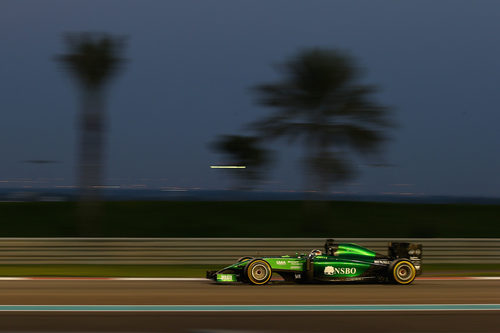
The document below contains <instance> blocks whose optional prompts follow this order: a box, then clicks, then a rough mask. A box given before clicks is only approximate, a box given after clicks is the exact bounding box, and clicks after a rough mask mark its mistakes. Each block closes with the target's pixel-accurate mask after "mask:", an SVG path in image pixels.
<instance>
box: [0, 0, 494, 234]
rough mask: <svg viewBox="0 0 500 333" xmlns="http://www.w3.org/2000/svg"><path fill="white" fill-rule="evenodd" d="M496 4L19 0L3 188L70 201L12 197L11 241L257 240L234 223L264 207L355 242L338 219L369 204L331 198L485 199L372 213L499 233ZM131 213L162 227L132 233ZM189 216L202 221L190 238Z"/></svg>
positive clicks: (14, 13)
mask: <svg viewBox="0 0 500 333" xmlns="http://www.w3.org/2000/svg"><path fill="white" fill-rule="evenodd" d="M497 7H498V4H496V3H495V2H492V1H484V2H482V3H481V5H475V4H472V3H470V2H467V1H455V2H453V6H452V8H450V5H449V3H448V2H441V3H435V2H432V1H428V2H425V1H424V2H423V3H422V2H421V3H419V4H411V3H394V2H391V1H378V2H377V3H373V2H371V1H357V2H356V3H343V2H328V1H318V2H315V3H311V4H307V5H306V4H303V3H302V2H300V1H272V2H268V3H266V4H265V5H264V4H262V5H261V6H255V5H254V4H245V3H235V2H233V1H218V2H217V3H207V2H198V1H169V2H165V1H148V2H145V3H138V2H137V1H122V0H121V1H113V0H110V1H106V2H98V1H71V2H67V1H57V0H54V1H52V0H49V1H43V2H40V1H30V0H23V1H4V2H3V3H2V11H1V14H0V18H1V20H0V25H1V26H0V28H1V29H0V34H1V41H2V43H3V47H2V52H1V54H0V59H1V64H2V65H1V67H0V71H1V72H0V78H1V79H0V90H1V92H2V93H1V99H0V107H1V110H2V112H1V119H0V151H1V156H2V159H1V163H0V200H2V201H5V202H12V201H23V202H27V201H29V202H46V201H51V202H61V201H63V202H68V203H60V204H56V203H53V204H52V205H43V206H38V205H36V204H34V203H32V204H31V206H29V205H28V206H29V207H32V208H30V210H27V209H25V208H24V206H23V208H21V206H19V205H18V206H15V205H14V206H12V205H8V204H2V205H1V209H2V211H3V214H4V216H6V217H7V216H9V219H10V220H11V221H16V223H12V224H9V225H7V226H4V229H3V231H2V232H1V233H0V235H3V236H23V235H26V236H35V235H37V236H51V235H54V236H60V235H66V236H86V235H87V236H88V235H96V236H121V235H123V234H127V235H129V236H130V235H134V234H137V235H143V236H148V235H151V234H155V235H156V234H157V232H159V231H158V230H162V231H161V232H160V234H161V235H162V236H179V235H182V236H190V233H191V232H192V233H193V236H194V235H195V234H196V236H200V235H201V236H203V235H205V234H204V232H205V231H206V232H207V234H206V235H207V236H228V235H241V236H243V235H244V233H243V232H240V231H238V230H236V229H238V228H239V227H238V226H235V225H236V223H235V220H238V219H240V218H241V217H242V216H244V215H246V214H242V213H241V212H244V211H249V210H252V208H248V205H250V207H253V206H254V204H251V203H249V201H259V202H260V201H266V203H262V205H263V206H262V209H261V210H257V211H255V210H253V212H254V214H258V213H259V212H262V216H255V217H254V218H255V219H253V222H248V223H256V222H255V221H262V223H266V221H271V220H272V221H273V223H275V224H280V223H281V225H287V224H293V223H294V222H293V220H296V223H297V225H299V226H300V225H304V224H307V223H308V222H307V221H309V220H310V219H314V220H315V221H317V223H318V224H320V225H322V227H320V228H318V229H317V230H316V231H311V230H302V229H307V228H302V229H301V228H300V227H299V226H298V227H297V230H296V231H295V233H296V235H300V234H301V233H303V232H305V233H306V235H314V236H323V235H324V234H328V235H329V234H330V233H335V232H338V233H339V235H340V236H350V235H351V234H350V233H349V232H348V231H347V230H345V231H342V230H341V229H342V228H340V229H339V228H338V225H339V224H340V223H337V224H336V226H335V227H333V225H334V224H335V221H336V219H338V220H339V221H340V222H342V224H344V225H349V224H348V223H360V222H359V221H358V220H359V219H363V217H360V218H359V219H356V218H354V216H355V215H356V214H359V211H360V210H359V209H358V207H357V206H356V207H354V206H352V205H351V206H349V207H351V208H346V207H345V205H344V206H342V207H343V208H338V207H336V206H335V205H339V204H336V203H333V202H330V203H328V204H326V203H323V204H319V205H316V204H311V201H318V200H320V201H325V200H326V201H332V200H333V201H335V202H345V201H349V202H353V201H354V202H356V201H365V202H366V201H368V202H391V203H395V202H398V203H411V204H414V203H419V204H421V203H425V204H458V205H461V204H464V203H465V204H479V205H480V206H470V205H469V206H467V207H466V208H463V207H458V208H456V209H455V208H449V206H444V208H443V209H441V210H439V213H438V214H437V215H436V214H435V212H434V211H431V210H429V209H428V208H425V207H427V206H419V207H421V209H419V208H415V206H404V205H397V206H396V209H397V211H398V213H397V214H392V215H391V216H390V217H387V216H386V215H387V214H385V215H384V207H387V206H381V205H374V206H370V207H372V208H370V209H369V210H370V212H369V216H370V219H374V222H375V223H369V225H368V224H367V228H368V229H373V231H367V232H365V233H366V235H363V236H370V234H371V233H373V235H375V234H376V233H377V232H376V231H375V230H379V228H378V227H377V225H380V223H388V222H387V220H388V219H391V218H392V219H393V220H394V221H392V222H390V224H391V223H392V224H391V225H395V224H398V223H401V222H400V221H401V220H407V219H408V218H414V217H415V213H414V211H415V210H418V212H419V224H420V226H418V227H413V226H412V227H411V228H409V230H408V231H406V232H403V231H401V232H400V236H406V237H412V236H416V237H422V236H423V237H430V236H464V237H466V236H469V235H468V234H467V233H466V232H465V231H459V230H458V229H452V228H450V227H449V224H455V225H457V224H462V223H467V221H468V220H470V219H473V218H474V216H477V215H478V214H482V216H484V217H485V218H484V219H482V220H481V221H480V222H478V223H486V224H487V225H488V226H493V229H492V230H491V233H488V234H483V233H479V234H478V232H475V231H471V234H470V236H473V235H475V236H495V235H497V236H498V234H499V231H498V226H497V224H498V223H496V222H498V219H497V213H498V210H497V207H498V206H497V205H498V203H499V202H500V199H499V197H500V192H499V188H500V186H499V185H500V177H498V174H497V170H498V168H499V166H500V158H499V155H498V154H497V150H498V149H497V147H498V146H499V144H500V135H499V132H498V130H497V124H498V121H499V120H500V119H499V118H500V115H499V113H498V112H497V110H496V109H497V107H496V106H497V104H498V102H499V101H498V94H496V93H495V91H496V90H497V88H498V87H497V86H498V69H499V68H498V60H497V59H498V58H499V53H500V46H499V44H498V43H497V40H496V36H495V34H494V33H493V32H494V31H497V30H498V28H499V27H498V25H499V24H500V23H499V22H500V21H499V20H498V19H497V15H496V12H497V10H498V8H497ZM137 200H140V201H147V202H149V203H148V204H146V203H145V202H143V203H142V204H140V203H132V201H137ZM234 200H236V201H239V202H240V205H241V207H239V208H237V209H235V210H234V213H230V212H231V211H232V208H230V207H229V206H227V207H226V206H223V208H220V209H217V210H214V212H213V213H210V214H208V215H207V214H205V213H204V214H203V215H198V214H197V213H196V212H200V211H201V210H194V211H193V210H192V209H185V208H183V206H182V205H179V204H174V203H168V204H167V203H160V202H163V201H175V202H179V201H181V202H186V201H188V202H191V203H190V205H195V204H194V203H193V202H206V201H234ZM270 200H272V201H290V202H288V203H272V204H270V203H268V201H270ZM304 200H305V201H306V203H304V202H303V201H304ZM76 201H78V202H80V203H79V204H76V203H75V202H76ZM110 201H119V202H115V203H112V204H111V203H110ZM120 202H121V203H120ZM153 202H154V203H153ZM307 202H309V203H307ZM488 204H489V205H493V206H489V207H488V209H485V207H483V206H482V205H488ZM145 205H146V206H147V207H146V206H145ZM148 205H153V206H154V208H151V207H150V206H148ZM219 205H221V204H220V203H219ZM232 205H235V204H234V203H233V204H232ZM290 205H291V206H292V208H289V207H290ZM332 205H333V206H332ZM341 205H342V204H341ZM28 206H26V207H28ZM231 207H232V206H231ZM332 207H335V208H332ZM352 207H353V208H352ZM359 207H364V206H359ZM432 207H434V208H436V207H440V206H432ZM447 207H448V208H447ZM39 209H45V210H44V211H43V213H40V211H38V210H39ZM460 210H463V211H466V212H465V213H464V212H463V211H460ZM361 211H362V212H364V214H368V213H367V212H368V208H367V209H362V210H361ZM222 212H224V213H222ZM292 212H293V213H292ZM8 214H10V215H8ZM131 214H132V215H133V214H139V215H141V216H144V217H146V216H148V218H147V219H146V220H147V221H150V223H151V224H152V225H154V226H155V227H152V228H153V229H155V228H156V229H155V231H151V230H150V231H146V230H145V229H143V228H142V226H139V225H135V226H134V228H133V229H130V230H128V231H125V230H123V228H121V226H119V223H120V222H116V221H123V220H124V217H123V216H132V215H131ZM169 214H174V215H169ZM231 214H233V215H231ZM287 214H288V215H293V218H290V217H285V216H287ZM450 214H451V215H450ZM454 214H456V215H457V216H459V219H461V220H460V221H462V222H459V221H457V220H456V216H454ZM467 214H470V215H467ZM179 216H181V218H182V219H183V220H185V221H188V222H187V223H191V224H194V225H197V226H199V228H198V229H196V230H198V232H193V231H192V229H191V231H189V232H187V231H185V232H180V233H178V232H176V231H175V229H176V227H175V226H172V225H175V224H176V222H175V221H176V219H178V218H179ZM202 216H203V218H201V217H202ZM247 216H248V215H247ZM266 216H267V217H266ZM270 216H273V217H272V219H271V218H270ZM341 216H342V217H341ZM268 217H269V218H268ZM125 219H126V218H125ZM134 219H135V217H134V218H130V220H131V222H130V223H131V224H133V220H134ZM204 219H208V220H213V221H221V223H222V224H223V225H224V227H221V228H220V230H219V231H214V229H211V228H205V227H203V225H204V223H203V222H202V220H204ZM365 219H368V215H366V216H365ZM435 219H438V220H439V222H440V223H438V224H436V223H434V222H435ZM113 221H115V222H113ZM346 222H348V223H346ZM113 223H114V224H115V225H113ZM365 223H366V222H365ZM425 223H428V224H432V226H429V228H427V227H425ZM146 224H147V222H146ZM242 224H243V221H240V225H242ZM26 225H28V226H30V227H28V228H25V227H24V226H26ZM41 225H43V227H40V226H41ZM60 225H64V226H65V228H64V230H63V229H62V227H61V226H60ZM407 225H408V224H407ZM422 225H423V226H422ZM16 226H17V227H16ZM34 226H38V228H39V229H41V230H40V231H34V230H35V229H36V227H34ZM350 226H351V227H352V224H351V225H350ZM16 228H17V229H16ZM200 228H201V229H200ZM405 228H406V229H408V228H407V226H403V227H402V228H401V230H403V229H405ZM205 229H206V230H205ZM242 229H244V230H247V231H248V233H249V234H252V233H253V231H251V229H249V228H242ZM347 229H350V230H352V228H347ZM441 229H442V230H443V231H440V230H441ZM365 230H366V229H365ZM444 230H446V231H444ZM388 233H389V234H391V232H388ZM259 235H260V236H280V234H279V231H277V232H276V233H273V234H272V235H271V234H267V233H266V231H262V232H259ZM398 235H399V234H398ZM283 236H284V235H283ZM287 236H291V235H287Z"/></svg>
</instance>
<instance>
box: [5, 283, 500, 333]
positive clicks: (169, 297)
mask: <svg viewBox="0 0 500 333" xmlns="http://www.w3.org/2000/svg"><path fill="white" fill-rule="evenodd" d="M0 296H1V297H0V303H1V304H2V305H15V304H18V305H27V304H31V305H34V304H54V305H55V304H57V305H64V304H68V305H70V304H74V305H84V304H92V305H97V304H102V305H110V304H113V305H120V304H122V305H136V304H137V305H138V304H144V305H153V304H157V305H180V304H185V305H188V304H192V305H201V304H207V305H208V304H256V305H269V304H500V281H432V280H427V281H416V282H415V283H414V284H412V285H410V286H396V285H377V284H328V285H295V284H291V285H290V284H284V283H274V284H271V285H267V286H259V287H254V286H247V285H215V284H212V283H210V282H205V281H196V282H193V281H190V282H182V281H168V282H166V281H100V280H95V281H57V280H55V281H54V280H50V281H0ZM218 329H226V330H233V331H234V330H236V331H242V332H243V331H244V332H248V331H253V332H269V331H296V332H299V331H300V332H306V331H310V332H332V331H339V332H361V331H364V332H366V331H385V332H402V331H405V332H422V331H433V332H498V331H499V330H500V311H408V312H406V311H405V312H274V313H271V312H251V313H237V312H224V313H222V312H221V313H218V312H215V313H169V312H166V313H158V312H151V313H138V312H132V313H131V312H127V313H120V312H111V313H100V312H84V313H81V312H80V313H71V312H56V313H42V312H25V313H21V312H0V331H2V332H16V331H17V332H20V331H23V332H33V331H34V332H47V331H51V332H216V331H217V330H218ZM214 330H215V331H214Z"/></svg>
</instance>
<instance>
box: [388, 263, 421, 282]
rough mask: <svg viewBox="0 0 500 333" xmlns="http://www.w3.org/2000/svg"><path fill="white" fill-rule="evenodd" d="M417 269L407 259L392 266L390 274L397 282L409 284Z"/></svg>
mask: <svg viewBox="0 0 500 333" xmlns="http://www.w3.org/2000/svg"><path fill="white" fill-rule="evenodd" d="M416 274H417V271H416V270H415V267H414V266H413V264H412V263H411V262H409V261H407V260H403V261H400V262H398V263H397V264H396V266H394V269H393V270H392V275H393V276H394V280H395V281H396V282H397V283H399V284H409V283H411V282H412V281H413V280H414V279H415V275H416Z"/></svg>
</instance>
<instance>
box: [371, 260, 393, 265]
mask: <svg viewBox="0 0 500 333" xmlns="http://www.w3.org/2000/svg"><path fill="white" fill-rule="evenodd" d="M373 263H374V264H375V265H389V263H390V261H389V260H387V259H375V260H374V261H373Z"/></svg>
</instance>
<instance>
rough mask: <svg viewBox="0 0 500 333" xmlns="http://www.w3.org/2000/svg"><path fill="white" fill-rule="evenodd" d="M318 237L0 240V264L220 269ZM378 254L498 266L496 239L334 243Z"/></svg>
mask: <svg viewBox="0 0 500 333" xmlns="http://www.w3.org/2000/svg"><path fill="white" fill-rule="evenodd" d="M324 241H325V239H324V238H0V265H6V264H11V265H19V264H105V265H114V264H127V265H133V264H148V265H151V264H157V265H170V264H226V263H231V262H234V261H235V259H237V258H239V257H242V256H263V255H282V254H294V253H296V252H298V253H308V252H309V251H310V250H311V249H313V248H320V249H321V248H323V244H324ZM336 241H338V242H341V243H357V244H360V245H363V246H366V247H368V248H370V249H373V250H375V251H377V252H379V253H382V254H386V253H387V244H388V242H389V241H401V242H413V243H422V244H423V260H424V262H425V263H489V264H500V239H493V238H484V239H469V238H421V239H416V238H402V239H401V238H400V239H390V240H389V239H382V238H339V239H336Z"/></svg>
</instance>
